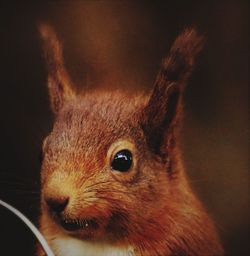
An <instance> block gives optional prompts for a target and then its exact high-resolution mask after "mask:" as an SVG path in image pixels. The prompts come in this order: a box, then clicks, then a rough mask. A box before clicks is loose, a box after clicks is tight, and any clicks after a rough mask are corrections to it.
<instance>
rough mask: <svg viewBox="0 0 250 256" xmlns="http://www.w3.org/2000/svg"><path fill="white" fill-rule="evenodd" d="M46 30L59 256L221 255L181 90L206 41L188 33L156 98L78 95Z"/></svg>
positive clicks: (51, 228) (48, 228)
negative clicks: (182, 137) (189, 161)
mask: <svg viewBox="0 0 250 256" xmlns="http://www.w3.org/2000/svg"><path fill="white" fill-rule="evenodd" d="M40 32H41V36H42V39H43V42H44V50H45V57H46V60H47V64H48V90H49V96H50V102H51V108H52V110H53V112H54V114H55V123H54V126H53V130H52V132H51V133H50V134H49V136H48V137H47V138H46V139H45V140H44V143H43V162H42V168H41V169H42V170H41V186H42V189H41V217H40V229H41V231H42V233H43V234H44V236H45V237H46V239H47V240H48V242H49V244H50V246H51V247H52V250H53V251H54V252H55V255H57V256H66V255H72V256H92V255H95V256H106V255H117V256H119V255H120V256H125V255H126V256H127V255H128V256H139V255H145V256H147V255H148V256H156V255H158V256H172V255H177V256H184V255H186V256H188V255H192V256H193V255H197V256H201V255H211V256H218V255H222V254H223V250H222V247H221V245H220V241H219V238H218V236H217V232H216V230H215V227H214V224H213V222H212V221H211V219H210V218H209V217H208V215H207V214H206V211H205V210H204V208H203V206H202V205H201V203H200V202H199V201H198V199H197V198H196V197H195V195H194V193H193V192H192V190H191V188H190V186H189V184H188V180H187V177H186V175H185V170H184V168H183V165H182V160H181V154H180V151H179V147H178V130H179V129H178V127H179V122H180V120H181V116H182V112H183V111H182V97H183V92H184V88H185V84H186V82H187V79H188V77H189V75H190V74H191V71H192V68H193V65H194V60H195V57H196V55H197V54H198V52H199V51H200V49H201V46H202V39H201V38H200V37H199V36H198V35H197V33H196V32H195V31H194V30H193V29H190V30H185V31H184V32H183V33H182V34H181V35H180V36H179V37H178V38H177V39H176V41H175V42H174V44H173V46H172V47H171V49H170V53H169V55H168V56H167V57H166V58H165V59H164V61H163V62H162V65H161V69H160V71H159V73H158V75H157V78H156V82H155V84H154V87H153V89H152V92H151V93H150V94H149V95H148V96H146V95H137V96H134V97H132V96H131V95H128V94H126V93H122V92H102V91H99V92H97V91H92V92H83V93H80V94H77V93H76V92H75V90H74V89H73V86H72V83H71V80H70V78H69V75H68V74H67V72H66V70H65V68H64V64H63V58H62V49H61V45H60V43H59V41H58V39H57V37H56V35H55V34H54V32H53V30H52V29H51V28H50V27H48V26H41V27H40ZM39 255H40V256H41V255H43V252H42V251H41V250H40V251H39Z"/></svg>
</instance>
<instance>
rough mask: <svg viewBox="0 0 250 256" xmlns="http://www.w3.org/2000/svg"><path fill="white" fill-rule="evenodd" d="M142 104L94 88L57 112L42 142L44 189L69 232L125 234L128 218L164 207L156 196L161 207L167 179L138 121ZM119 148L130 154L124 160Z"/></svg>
mask: <svg viewBox="0 0 250 256" xmlns="http://www.w3.org/2000/svg"><path fill="white" fill-rule="evenodd" d="M145 102H146V101H145V98H144V97H136V98H134V99H133V100H131V99H130V98H129V97H125V96H124V95H123V94H119V93H110V94H103V93H102V95H101V97H99V96H97V95H96V93H92V94H86V95H84V96H80V97H76V98H75V99H73V100H72V101H69V102H68V103H67V104H65V106H64V107H63V108H62V109H61V110H60V111H59V112H58V114H57V118H56V122H55V124H54V128H53V131H52V132H51V134H50V135H49V136H48V137H47V138H46V140H45V142H44V147H43V151H44V160H43V165H42V187H43V197H44V201H45V204H46V205H47V206H48V209H49V211H50V214H52V216H53V217H54V219H55V221H57V222H58V224H59V225H62V226H63V227H64V228H65V230H67V231H71V232H72V231H74V232H76V233H77V234H78V235H79V236H80V237H82V236H84V237H85V236H86V237H91V236H94V237H95V238H98V236H100V237H101V236H104V234H105V236H106V237H107V236H110V237H112V238H113V239H114V238H115V237H120V236H127V235H128V234H127V233H128V232H129V230H130V225H131V223H138V225H139V223H140V222H146V221H148V220H149V219H150V218H152V216H154V214H155V213H154V212H158V211H159V209H156V205H155V202H158V203H157V205H158V207H159V208H160V210H162V209H163V206H164V205H165V200H166V197H167V191H168V189H169V187H170V184H168V183H169V177H168V175H167V169H166V163H165V162H164V161H159V160H160V158H159V156H157V155H156V154H154V153H153V152H152V151H151V150H150V148H149V146H148V145H147V141H146V140H145V135H144V131H143V128H142V125H141V123H140V118H141V112H140V110H142V109H143V107H144V106H145ZM119 152H121V153H123V152H125V153H124V155H119V156H120V158H121V157H122V158H129V159H127V160H124V159H122V160H120V163H119V161H118V160H117V159H116V158H117V154H118V153H119ZM126 153H127V154H129V156H128V155H126ZM115 159H116V160H115ZM118 159H119V158H118ZM115 161H116V165H115V164H114V162H115ZM126 161H127V162H126ZM126 166H127V167H126ZM161 187H165V189H163V190H162V189H160V188H161ZM163 202H164V204H163ZM47 206H46V207H47ZM141 226H143V225H141ZM130 231H131V230H130Z"/></svg>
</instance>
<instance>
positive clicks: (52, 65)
mask: <svg viewBox="0 0 250 256" xmlns="http://www.w3.org/2000/svg"><path fill="white" fill-rule="evenodd" d="M39 32H40V35H41V38H42V41H43V49H44V56H45V59H46V62H47V68H48V90H49V96H50V104H51V108H52V111H53V112H54V113H55V114H56V113H57V112H58V111H59V110H60V108H61V107H62V106H63V104H64V103H65V101H68V100H70V99H72V98H73V97H74V96H75V93H74V91H73V89H72V87H71V81H70V78H69V75H68V73H67V71H66V70H65V67H64V63H63V56H62V46H61V44H60V42H59V41H58V39H57V36H56V34H55V32H54V31H53V29H52V28H51V27H50V26H49V25H45V24H42V25H40V26H39Z"/></svg>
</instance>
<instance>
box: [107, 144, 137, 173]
mask: <svg viewBox="0 0 250 256" xmlns="http://www.w3.org/2000/svg"><path fill="white" fill-rule="evenodd" d="M132 163H133V157H132V153H131V152H130V151H129V150H127V149H123V150H120V151H118V152H117V153H116V154H115V155H114V158H113V160H112V162H111V168H112V170H114V171H119V172H127V171H129V169H130V168H131V166H132Z"/></svg>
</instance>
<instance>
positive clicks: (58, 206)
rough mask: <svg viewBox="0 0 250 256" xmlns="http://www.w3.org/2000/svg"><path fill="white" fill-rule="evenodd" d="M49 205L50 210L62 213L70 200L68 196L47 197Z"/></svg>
mask: <svg viewBox="0 0 250 256" xmlns="http://www.w3.org/2000/svg"><path fill="white" fill-rule="evenodd" d="M45 201H46V203H47V205H48V206H49V208H50V210H52V211H53V212H55V213H61V212H62V211H63V210H64V209H65V208H66V206H67V204H68V202H69V198H68V197H61V198H45Z"/></svg>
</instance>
